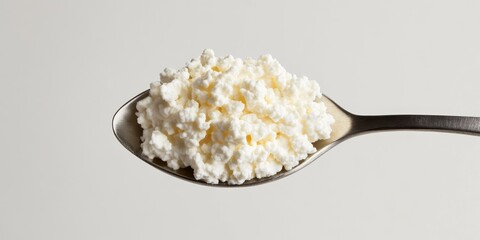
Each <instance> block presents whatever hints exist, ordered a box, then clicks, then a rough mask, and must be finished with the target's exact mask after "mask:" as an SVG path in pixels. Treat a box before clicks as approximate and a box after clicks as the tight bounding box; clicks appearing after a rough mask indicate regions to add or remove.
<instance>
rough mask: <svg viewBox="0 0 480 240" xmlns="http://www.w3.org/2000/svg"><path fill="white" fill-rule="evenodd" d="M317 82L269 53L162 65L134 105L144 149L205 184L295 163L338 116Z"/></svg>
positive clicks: (237, 180) (205, 56)
mask: <svg viewBox="0 0 480 240" xmlns="http://www.w3.org/2000/svg"><path fill="white" fill-rule="evenodd" d="M321 97H322V95H321V93H320V87H319V85H318V84H317V82H315V81H313V80H309V79H308V78H306V77H297V76H296V75H293V74H290V73H288V72H286V71H285V69H284V68H283V67H282V66H281V65H280V63H279V62H278V61H277V60H275V59H273V58H272V56H270V55H263V56H261V57H259V58H258V59H250V58H247V59H240V58H234V57H232V56H226V57H224V58H219V57H216V56H215V55H214V52H213V51H212V50H210V49H207V50H204V52H203V53H202V55H201V56H200V58H196V59H193V60H191V61H190V62H189V63H187V64H186V66H185V67H183V68H181V69H179V70H173V69H170V68H167V69H165V70H164V71H163V72H162V73H161V74H160V81H159V82H154V83H151V84H150V95H149V96H148V97H146V98H145V99H143V100H141V101H139V102H138V104H137V110H138V112H137V116H138V123H139V124H140V125H141V126H142V128H143V137H142V142H143V143H142V145H141V146H142V149H143V154H144V155H145V156H147V157H148V158H150V159H153V158H155V157H158V158H160V159H162V160H163V161H165V162H167V164H168V166H169V167H171V168H173V169H178V168H184V167H191V168H193V170H194V175H195V178H196V179H198V180H203V181H205V182H207V183H211V184H217V183H219V181H221V182H228V183H229V184H242V183H243V182H245V181H246V180H249V179H252V178H263V177H268V176H272V175H274V174H276V173H277V172H279V171H281V170H282V168H285V169H286V170H290V169H292V168H293V167H295V166H296V165H298V164H299V161H301V160H302V159H305V158H306V157H307V155H308V154H311V153H314V152H315V151H316V149H315V147H314V146H313V145H312V142H315V141H317V140H321V139H327V138H329V137H330V133H331V131H332V129H331V124H333V122H334V119H333V117H332V116H331V115H329V114H328V113H327V112H326V108H325V105H324V104H323V102H321Z"/></svg>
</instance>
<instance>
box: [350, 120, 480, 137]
mask: <svg viewBox="0 0 480 240" xmlns="http://www.w3.org/2000/svg"><path fill="white" fill-rule="evenodd" d="M392 130H424V131H438V132H451V133H460V134H469V135H480V117H459V116H439V115H379V116H356V118H355V121H354V126H353V131H354V132H355V133H366V132H375V131H392Z"/></svg>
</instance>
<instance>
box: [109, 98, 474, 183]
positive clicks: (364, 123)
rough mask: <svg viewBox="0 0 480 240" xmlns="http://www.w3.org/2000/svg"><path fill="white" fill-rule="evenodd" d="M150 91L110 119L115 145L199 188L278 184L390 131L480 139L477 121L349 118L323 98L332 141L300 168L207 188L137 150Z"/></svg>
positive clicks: (319, 143) (190, 172)
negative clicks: (340, 149)
mask: <svg viewBox="0 0 480 240" xmlns="http://www.w3.org/2000/svg"><path fill="white" fill-rule="evenodd" d="M148 94H149V91H148V90H146V91H144V92H142V93H140V94H139V95H137V96H136V97H134V98H132V99H131V100H130V101H128V102H127V103H125V104H124V105H123V106H122V107H120V109H118V111H117V112H116V113H115V115H114V116H113V120H112V127H113V133H114V134H115V136H116V137H117V139H118V141H120V143H121V144H122V145H123V146H124V147H125V148H126V149H128V150H129V151H130V152H131V153H133V154H134V155H135V156H137V157H138V158H140V159H142V160H143V161H145V162H146V163H148V164H150V165H151V166H153V167H155V168H157V169H159V170H162V171H164V172H166V173H168V174H170V175H172V176H175V177H179V178H181V179H184V180H187V181H191V182H194V183H198V184H203V185H208V186H219V187H242V186H252V185H257V184H262V183H267V182H271V181H275V180H278V179H280V178H283V177H286V176H288V175H290V174H292V173H294V172H296V171H298V170H300V169H302V168H304V167H305V166H307V165H308V164H310V163H312V162H313V161H314V160H316V159H317V158H319V157H320V156H321V155H322V154H324V153H325V152H327V151H328V150H330V149H331V148H332V147H334V146H336V145H337V144H339V143H341V142H343V141H345V140H347V139H349V138H351V137H353V136H357V135H361V134H365V133H370V132H379V131H390V130H426V131H439V132H450V133H461V134H469V135H478V136H480V117H458V116H433V115H383V116H361V115H355V114H352V113H350V112H348V111H346V110H344V109H343V108H341V107H340V106H338V105H337V104H336V103H335V102H334V101H332V100H331V99H330V98H328V97H327V96H325V95H324V96H323V97H322V101H323V102H324V103H325V105H326V107H327V112H328V113H330V114H331V115H332V116H333V117H334V118H335V123H334V124H333V125H332V134H331V137H330V138H329V139H327V140H320V141H317V142H315V143H314V144H313V145H314V146H315V148H317V152H315V153H313V154H311V155H309V156H308V157H307V158H306V159H305V160H303V161H301V162H300V164H299V165H297V166H296V167H294V168H293V169H291V170H289V171H285V170H282V171H281V172H279V173H277V174H275V175H273V176H270V177H265V178H254V179H251V180H248V181H245V183H243V184H241V185H230V184H228V183H222V182H220V183H219V184H209V183H206V182H203V181H199V180H196V179H195V178H194V177H193V169H192V168H190V167H187V168H180V169H178V170H173V169H171V168H169V167H168V166H167V164H166V162H164V161H162V160H161V159H158V158H154V159H153V160H150V159H148V158H147V157H146V156H144V155H143V154H142V149H141V147H140V144H141V141H140V137H141V136H142V128H141V127H140V125H139V124H138V123H137V116H136V115H135V112H136V111H137V110H136V105H137V102H138V101H139V100H141V99H143V98H145V97H147V96H148Z"/></svg>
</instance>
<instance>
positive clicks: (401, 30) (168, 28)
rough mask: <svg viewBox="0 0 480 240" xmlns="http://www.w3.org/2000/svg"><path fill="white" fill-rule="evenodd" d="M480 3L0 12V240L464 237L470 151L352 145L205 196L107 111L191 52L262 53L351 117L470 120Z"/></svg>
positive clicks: (35, 7)
mask: <svg viewBox="0 0 480 240" xmlns="http://www.w3.org/2000/svg"><path fill="white" fill-rule="evenodd" d="M479 13H480V2H479V1H477V0H470V1H468V0H455V1H454V0H452V1H438V0H437V1H434V0H407V1H383V0H377V1H375V0H364V1H353V0H351V1H333V0H332V1H299V0H295V1H289V2H286V1H158V0H157V1H53V0H52V1H22V0H19V1H14V0H1V1H0V34H1V36H0V68H1V71H0V81H1V82H0V84H1V85H0V98H1V99H0V104H1V105H0V106H1V108H0V109H1V112H0V114H1V115H0V116H1V124H0V143H1V158H0V239H116V240H118V239H207V238H208V239H231V240H234V239H274V238H275V239H293V238H296V239H369V240H371V239H436V240H438V239H479V238H480V138H479V137H473V136H465V135H454V134H445V133H425V132H394V133H379V134H372V135H366V136H362V137H358V138H354V139H351V140H349V141H347V142H344V143H342V144H340V145H339V146H338V147H335V148H334V149H332V150H331V151H330V152H328V153H327V154H325V155H324V156H322V158H321V159H319V160H318V161H316V162H315V163H313V164H312V165H310V166H308V167H307V168H305V169H304V170H302V171H300V172H298V173H296V174H294V175H292V176H290V177H288V178H286V179H283V180H280V181H278V182H274V183H270V184H266V185H262V186H257V187H250V188H241V189H223V188H222V189H219V188H211V187H204V186H199V185H195V184H191V183H188V182H184V181H182V180H179V179H177V178H173V177H171V176H168V175H166V174H164V173H162V172H160V171H158V170H156V169H154V168H152V167H150V166H149V165H147V164H145V163H144V162H142V161H140V160H139V159H137V158H136V157H134V156H133V155H132V154H130V153H129V152H128V151H127V150H125V149H124V148H123V147H122V146H121V145H120V144H119V143H118V142H117V140H116V139H115V137H114V135H113V133H112V130H111V118H112V116H113V114H114V112H115V110H116V109H117V108H118V107H120V106H121V105H122V103H124V102H126V101H127V100H129V99H130V98H131V97H133V96H135V95H136V94H137V93H139V92H141V91H143V90H145V89H147V88H148V84H149V83H150V82H152V81H156V80H158V74H159V72H161V71H162V70H163V68H164V67H167V66H168V67H174V68H179V67H181V66H183V65H184V63H185V62H187V61H189V60H190V59H191V58H192V57H195V56H198V55H199V54H200V53H201V52H202V50H203V49H204V48H213V49H214V50H215V51H216V53H217V54H218V55H220V56H224V55H226V54H232V55H234V56H236V57H248V56H251V57H256V56H259V55H261V54H264V53H271V54H272V55H273V56H274V57H275V58H277V59H278V60H279V61H280V62H281V63H282V64H283V66H284V67H285V68H286V69H287V70H288V71H290V72H292V73H296V74H298V75H306V76H308V77H309V78H311V79H315V80H318V81H319V83H320V86H321V87H322V90H323V92H325V93H326V94H327V95H328V96H330V97H331V98H332V99H334V100H336V101H337V102H338V103H339V104H340V105H342V106H344V107H345V108H346V109H348V110H351V111H352V112H355V113H362V114H391V113H428V114H451V115H472V116H480V100H479V89H480V27H479V26H480V14H479Z"/></svg>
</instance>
